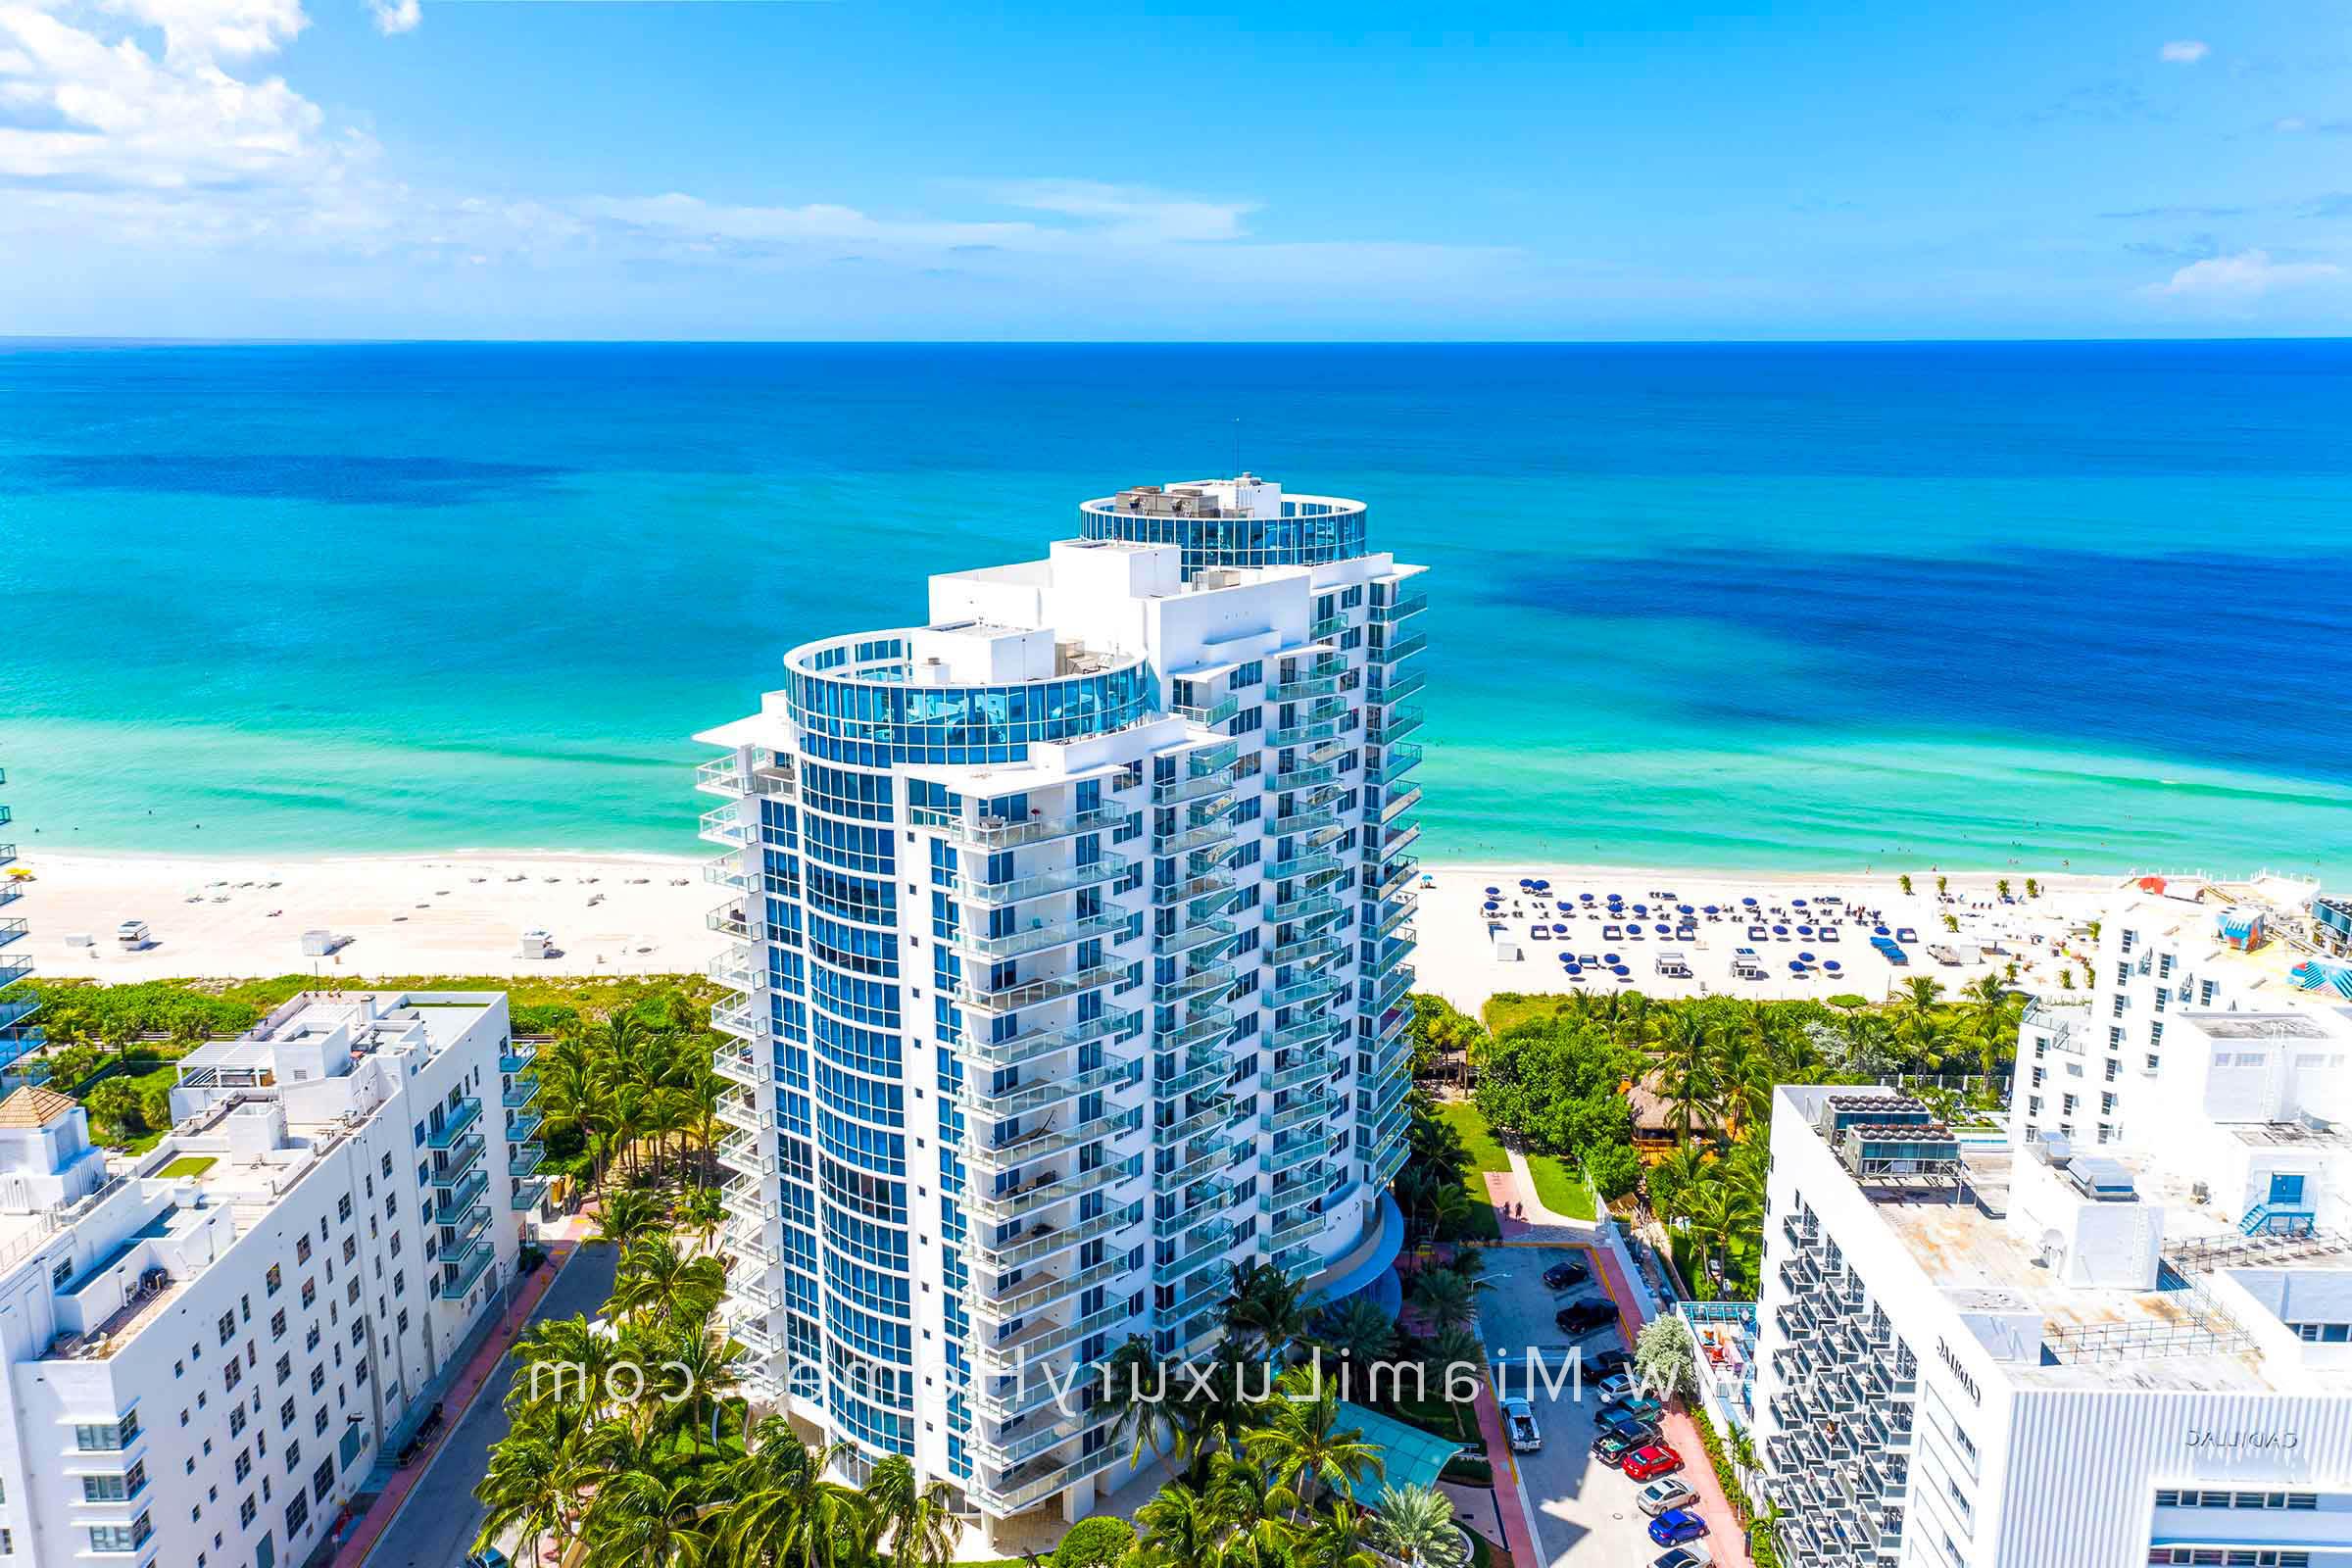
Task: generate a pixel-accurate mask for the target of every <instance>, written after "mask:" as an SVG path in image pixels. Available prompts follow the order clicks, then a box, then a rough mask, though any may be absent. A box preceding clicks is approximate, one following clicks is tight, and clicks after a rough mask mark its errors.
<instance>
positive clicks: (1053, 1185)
mask: <svg viewBox="0 0 2352 1568" xmlns="http://www.w3.org/2000/svg"><path fill="white" fill-rule="evenodd" d="M1136 1174H1137V1172H1136V1169H1135V1168H1134V1166H1133V1165H1132V1164H1131V1163H1130V1162H1129V1161H1127V1160H1113V1161H1111V1162H1110V1163H1109V1164H1107V1165H1098V1166H1096V1167H1095V1168H1094V1169H1093V1170H1090V1171H1083V1172H1080V1173H1078V1174H1076V1175H1064V1174H1062V1173H1060V1172H1049V1173H1048V1174H1046V1175H1044V1176H1040V1177H1037V1178H1035V1179H1033V1180H1031V1181H1029V1182H1028V1183H1026V1184H1024V1185H1022V1186H1020V1187H1014V1188H1008V1189H1007V1190H1005V1192H1002V1193H991V1192H980V1191H975V1190H974V1183H972V1182H971V1181H968V1180H967V1181H966V1182H965V1183H964V1189H965V1192H964V1197H963V1200H962V1202H963V1206H964V1208H965V1210H966V1211H967V1212H969V1213H970V1214H972V1215H973V1216H974V1217H975V1218H977V1219H981V1220H984V1221H986V1222H987V1223H989V1224H991V1225H1003V1224H1005V1223H1007V1222H1008V1221H1011V1220H1016V1219H1019V1218H1021V1217H1022V1216H1023V1215H1025V1214H1035V1213H1038V1212H1040V1211H1041V1210H1044V1209H1048V1208H1052V1207H1054V1205H1055V1204H1057V1203H1066V1202H1068V1201H1070V1200H1071V1199H1073V1198H1078V1197H1082V1196H1084V1195H1085V1194H1087V1193H1099V1192H1102V1191H1103V1189H1105V1188H1109V1187H1115V1186H1117V1185H1118V1184H1119V1183H1121V1182H1123V1181H1127V1180H1129V1179H1131V1178H1132V1177H1134V1176H1135V1175H1136Z"/></svg>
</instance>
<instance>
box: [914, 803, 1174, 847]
mask: <svg viewBox="0 0 2352 1568" xmlns="http://www.w3.org/2000/svg"><path fill="white" fill-rule="evenodd" d="M1133 814H1134V813H1133V812H1132V811H1130V810H1129V809H1127V808H1125V807H1123V806H1106V807H1101V808H1098V809H1095V810H1091V811H1065V812H1062V813H1060V814H1058V815H1054V816H1046V815H1040V814H1035V813H1032V814H1031V815H1029V816H1028V817H1025V818H1023V817H1008V816H990V815H980V816H961V815H956V814H952V813H949V812H944V811H934V810H927V809H921V808H917V809H914V810H912V811H910V812H909V813H908V815H909V817H910V818H911V819H912V821H913V822H914V824H915V825H916V826H917V827H927V828H930V829H932V830H933V831H935V832H937V833H939V834H941V835H943V836H944V837H946V838H949V839H951V840H953V841H954V842H956V843H957V844H960V845H962V846H964V847H965V848H967V849H974V850H1016V849H1019V848H1020V847H1021V846H1023V845H1025V844H1045V843H1049V842H1051V841H1052V840H1054V839H1066V838H1075V837H1077V836H1078V835H1079V834H1081V833H1107V832H1110V831H1111V830H1112V829H1114V828H1116V827H1117V826H1118V825H1119V824H1120V823H1122V822H1124V821H1126V819H1127V818H1128V817H1129V816H1131V815H1133Z"/></svg>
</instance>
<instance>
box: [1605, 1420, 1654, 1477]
mask: <svg viewBox="0 0 2352 1568" xmlns="http://www.w3.org/2000/svg"><path fill="white" fill-rule="evenodd" d="M1657 1441H1658V1429H1657V1428H1656V1427H1642V1428H1641V1429H1639V1430H1637V1431H1632V1432H1603V1433H1602V1434H1601V1435H1600V1436H1599V1437H1597V1438H1594V1439H1593V1458H1595V1459H1598V1460H1599V1461H1600V1462H1601V1463H1602V1464H1605V1465H1607V1466H1608V1467H1609V1468H1610V1469H1612V1470H1615V1469H1618V1468H1619V1467H1621V1466H1622V1465H1623V1464H1624V1463H1625V1461H1626V1458H1627V1456H1628V1455H1630V1454H1633V1453H1636V1452H1638V1451H1640V1450H1641V1449H1642V1448H1645V1447H1648V1446H1650V1445H1651V1444H1654V1443H1655V1442H1657Z"/></svg>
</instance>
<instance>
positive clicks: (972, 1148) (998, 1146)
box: [961, 1106, 1144, 1170]
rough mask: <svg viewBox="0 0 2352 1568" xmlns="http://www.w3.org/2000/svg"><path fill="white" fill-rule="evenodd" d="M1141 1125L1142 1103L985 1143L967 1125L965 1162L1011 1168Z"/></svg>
mask: <svg viewBox="0 0 2352 1568" xmlns="http://www.w3.org/2000/svg"><path fill="white" fill-rule="evenodd" d="M1143 1124H1144V1112H1143V1108H1142V1107H1141V1106H1130V1107H1128V1108H1127V1109H1125V1110H1116V1111H1112V1112H1110V1113H1109V1114H1108V1115H1103V1116H1096V1117H1093V1118H1091V1119H1089V1120H1087V1121H1082V1122H1075V1123H1072V1124H1071V1125H1070V1126H1068V1127H1051V1126H1048V1127H1040V1128H1037V1129H1035V1130H1034V1131H1030V1132H1024V1133H1020V1134H1018V1135H1016V1136H1015V1137H1012V1138H1009V1139H1006V1140H1005V1141H1004V1142H1003V1143H986V1142H983V1141H982V1140H981V1138H980V1137H979V1129H977V1128H974V1127H967V1128H966V1129H965V1130H964V1135H963V1143H962V1146H961V1147H962V1150H963V1160H964V1163H965V1164H967V1165H970V1166H973V1167H975V1168H976V1169H980V1170H1011V1169H1013V1168H1014V1167H1016V1166H1019V1165H1025V1164H1027V1163H1028V1162H1029V1161H1031V1160H1033V1159H1043V1158H1045V1157H1046V1156H1047V1155H1048V1154H1059V1153H1066V1152H1069V1151H1070V1150H1073V1149H1080V1148H1083V1147H1085V1146H1086V1145H1088V1144H1099V1143H1102V1142H1103V1141H1104V1140H1106V1139H1112V1138H1117V1137H1120V1136H1121V1135H1123V1134H1126V1133H1131V1132H1134V1131H1135V1130H1136V1129H1137V1128H1139V1127H1141V1126H1142V1125H1143Z"/></svg>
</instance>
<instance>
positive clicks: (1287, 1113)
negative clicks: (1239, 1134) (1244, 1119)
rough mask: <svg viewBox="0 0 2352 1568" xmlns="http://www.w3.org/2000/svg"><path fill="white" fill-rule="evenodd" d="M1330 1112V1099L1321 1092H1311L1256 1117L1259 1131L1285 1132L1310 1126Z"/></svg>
mask: <svg viewBox="0 0 2352 1568" xmlns="http://www.w3.org/2000/svg"><path fill="white" fill-rule="evenodd" d="M1330 1114H1331V1101H1330V1098H1329V1097H1328V1096H1325V1095H1323V1094H1321V1093H1312V1094H1309V1095H1307V1096H1306V1097H1305V1098H1303V1099H1300V1100H1296V1101H1293V1102H1292V1103H1290V1104H1287V1105H1284V1106H1283V1107H1281V1108H1280V1109H1279V1110H1269V1111H1267V1112H1266V1113H1265V1114H1263V1115H1261V1116H1259V1117H1258V1118H1257V1125H1258V1127H1259V1129H1260V1130H1261V1131H1264V1132H1269V1133H1287V1132H1291V1131H1294V1130H1295V1129H1297V1128H1300V1127H1311V1126H1314V1125H1315V1124H1316V1123H1318V1122H1321V1121H1322V1120H1324V1119H1325V1118H1326V1117H1328V1116H1329V1115H1330Z"/></svg>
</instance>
